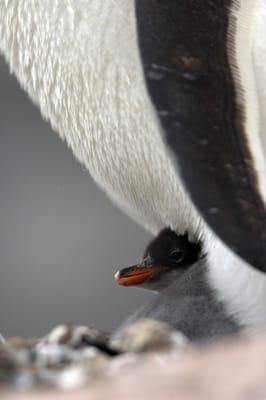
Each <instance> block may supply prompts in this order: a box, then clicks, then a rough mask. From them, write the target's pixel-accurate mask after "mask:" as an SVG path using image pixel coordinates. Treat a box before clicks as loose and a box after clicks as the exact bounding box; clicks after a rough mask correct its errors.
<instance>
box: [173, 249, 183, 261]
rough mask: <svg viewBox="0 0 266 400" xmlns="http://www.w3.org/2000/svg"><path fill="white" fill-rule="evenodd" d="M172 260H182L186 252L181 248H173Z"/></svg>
mask: <svg viewBox="0 0 266 400" xmlns="http://www.w3.org/2000/svg"><path fill="white" fill-rule="evenodd" d="M170 257H171V260H173V261H175V262H178V263H179V262H181V261H183V260H184V258H185V254H184V253H183V252H182V251H181V250H173V251H172V252H171V254H170Z"/></svg>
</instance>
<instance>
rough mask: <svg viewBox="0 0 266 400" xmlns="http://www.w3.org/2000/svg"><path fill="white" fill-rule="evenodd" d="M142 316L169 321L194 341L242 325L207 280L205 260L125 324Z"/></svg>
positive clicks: (219, 335) (215, 335) (190, 269)
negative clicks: (228, 311) (231, 314)
mask: <svg viewBox="0 0 266 400" xmlns="http://www.w3.org/2000/svg"><path fill="white" fill-rule="evenodd" d="M140 318H153V319H156V320H159V321H163V322H166V323H168V324H169V325H170V326H172V327H173V328H174V329H176V330H178V331H180V332H182V333H183V334H184V335H185V336H186V337H187V338H188V339H190V340H192V341H206V340H212V339H215V338H218V337H222V336H225V335H228V334H232V333H236V332H238V331H239V330H240V326H238V324H237V323H236V321H234V318H233V316H230V315H228V313H227V312H226V309H225V307H224V305H223V304H222V303H221V302H220V301H218V300H217V298H216V296H215V292H214V290H212V289H211V287H210V286H209V284H208V280H207V269H206V266H205V265H204V260H201V261H199V262H197V263H196V264H194V265H192V266H191V267H190V268H189V269H188V270H187V271H186V273H184V274H183V275H182V276H181V277H179V279H176V280H175V281H174V282H173V283H172V284H171V285H170V286H169V287H168V288H166V289H164V290H162V291H161V292H160V293H159V294H157V295H155V298H154V299H153V300H151V301H150V302H149V303H147V304H145V305H144V306H143V307H141V308H140V309H139V310H137V311H136V312H135V313H134V314H133V315H132V316H131V317H130V318H129V319H127V321H126V324H128V323H132V322H134V321H135V320H137V319H140Z"/></svg>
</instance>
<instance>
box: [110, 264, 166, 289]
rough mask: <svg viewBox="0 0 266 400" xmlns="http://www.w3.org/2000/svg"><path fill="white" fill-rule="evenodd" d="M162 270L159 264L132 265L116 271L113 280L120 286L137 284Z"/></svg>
mask: <svg viewBox="0 0 266 400" xmlns="http://www.w3.org/2000/svg"><path fill="white" fill-rule="evenodd" d="M163 270H164V267H163V266H160V265H147V266H145V267H142V266H139V265H134V266H132V267H128V268H123V269H120V270H119V271H117V272H116V274H115V280H116V282H117V283H118V284H119V285H121V286H138V285H141V284H143V283H145V282H148V281H150V280H152V279H153V278H154V277H155V276H156V275H157V274H158V273H160V272H162V271H163Z"/></svg>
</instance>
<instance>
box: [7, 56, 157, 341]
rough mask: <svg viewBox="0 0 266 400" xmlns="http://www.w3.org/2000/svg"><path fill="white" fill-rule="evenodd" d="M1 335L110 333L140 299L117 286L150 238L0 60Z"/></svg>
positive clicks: (144, 295) (142, 293)
mask: <svg viewBox="0 0 266 400" xmlns="http://www.w3.org/2000/svg"><path fill="white" fill-rule="evenodd" d="M0 88H1V91H0V117H1V125H0V127H1V128H0V129H1V134H0V260H1V262H0V268H1V275H0V332H1V333H2V334H3V335H5V336H10V335H25V336H34V335H43V334H45V333H47V332H48V331H49V330H50V329H51V328H52V327H53V326H54V325H56V324H58V323H62V322H68V321H71V322H75V323H77V324H86V325H87V324H89V325H92V326H95V327H98V328H100V329H107V330H112V329H113V328H115V327H116V326H117V324H119V321H121V320H122V319H123V318H124V317H125V316H126V315H127V314H128V313H130V312H131V311H132V310H134V309H135V308H136V307H137V306H139V305H140V304H142V303H143V302H144V301H145V300H146V299H147V298H148V296H150V295H149V294H148V293H147V292H145V291H143V290H140V289H129V288H121V287H118V286H117V285H116V284H115V282H114V280H113V274H114V272H115V271H116V269H117V268H118V267H125V266H129V265H131V264H134V263H136V262H137V261H138V260H139V259H140V257H141V255H142V252H143V250H144V247H145V246H146V244H147V242H148V241H149V239H150V236H149V235H148V234H147V233H146V232H144V231H143V230H142V229H141V228H140V227H139V226H137V225H136V224H135V223H134V222H133V221H131V220H130V219H129V218H128V217H127V216H125V215H123V214H122V213H121V212H120V211H119V210H118V209H117V208H116V207H115V206H114V205H113V204H111V202H110V200H109V199H107V198H106V196H105V194H103V193H102V192H101V191H100V190H99V189H98V188H97V187H96V185H95V184H94V183H93V181H92V179H91V178H90V176H89V174H88V172H87V171H86V170H85V168H84V167H83V166H82V165H80V164H79V163H78V162H77V161H76V160H75V159H74V157H73V155H72V153H71V151H70V150H69V149H68V148H67V146H66V145H65V144H64V143H62V142H61V141H60V139H59V138H58V137H57V134H56V133H54V132H52V130H51V128H50V126H49V124H48V123H47V122H45V121H43V120H42V118H41V116H40V113H39V110H38V109H37V108H36V107H35V106H33V105H32V103H31V102H30V100H29V99H28V96H27V95H26V93H24V92H23V91H22V90H21V89H20V88H19V85H18V83H17V81H16V79H15V78H14V77H13V76H11V75H10V74H9V70H8V67H7V65H6V64H5V62H4V60H3V59H0Z"/></svg>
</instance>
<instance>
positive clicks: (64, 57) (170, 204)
mask: <svg viewBox="0 0 266 400" xmlns="http://www.w3.org/2000/svg"><path fill="white" fill-rule="evenodd" d="M167 3H171V4H172V6H173V7H174V8H176V10H177V11H179V13H181V14H182V13H183V14H184V15H186V17H187V18H186V19H184V21H183V25H182V26H183V28H184V27H185V28H186V29H187V30H188V32H189V31H190V30H191V26H190V24H188V22H189V21H190V17H191V18H192V17H193V15H194V14H195V12H196V11H197V10H198V8H200V5H201V3H202V4H203V3H204V7H205V8H206V10H207V11H208V9H210V10H211V11H212V12H213V14H212V15H213V16H216V21H217V22H219V18H220V16H221V13H220V9H221V8H222V7H223V6H224V7H226V9H227V10H228V13H229V12H230V10H231V8H232V7H231V8H230V4H226V3H228V2H226V1H221V2H220V3H221V4H220V5H219V6H218V7H216V4H215V3H216V2H215V3H214V2H208V4H206V2H205V1H198V2H196V5H195V3H194V2H193V3H191V7H190V8H188V7H187V6H185V5H184V6H182V7H179V6H178V5H179V4H181V2H178V1H176V2H173V1H171V2H168V1H165V2H159V1H150V2H148V1H143V7H144V8H142V6H141V1H137V2H136V4H137V17H138V22H139V24H138V27H139V40H140V44H141V49H142V54H144V66H145V54H146V55H147V56H150V54H152V52H153V51H154V48H153V46H152V47H151V53H150V51H149V49H147V47H146V44H142V43H143V39H144V38H145V36H146V35H150V33H149V32H150V31H149V27H151V22H152V23H153V21H154V22H155V21H158V20H159V18H160V13H157V14H156V13H155V14H153V13H152V10H156V8H157V9H158V10H160V5H161V6H162V4H166V5H167ZM235 3H236V2H235V1H232V4H231V6H233V5H235ZM241 3H242V4H244V3H245V4H246V3H250V7H251V8H252V9H253V6H252V4H256V7H259V6H260V7H261V9H262V10H264V9H265V7H264V2H263V0H257V1H255V2H253V3H252V4H251V2H250V1H247V2H246V1H245V0H242V1H241ZM184 4H185V3H184ZM149 8H150V14H149ZM216 8H217V10H218V11H219V12H218V13H217V14H215V9H216ZM247 11H248V10H247ZM147 12H148V15H149V17H150V18H151V19H150V18H149V19H148V20H147V24H146V27H147V30H146V28H145V19H144V20H142V21H141V18H140V16H141V15H144V16H145V15H146V17H147ZM145 13H146V14H145ZM207 14H208V13H207ZM162 15H164V14H162ZM174 15H175V14H173V18H174ZM256 15H258V12H257V14H256ZM256 15H255V16H253V17H254V18H255V17H256ZM153 16H154V19H153ZM201 17H202V16H201ZM152 19H153V21H152ZM143 21H144V22H143ZM164 21H166V22H167V18H166V19H164ZM240 22H241V23H242V22H243V23H244V24H246V25H244V26H247V27H250V26H251V23H252V26H253V20H252V21H246V20H244V19H242V20H241V21H240ZM158 26H160V25H158ZM143 27H144V28H143ZM205 29H206V30H208V29H209V27H208V26H206V27H204V24H203V25H202V30H203V31H204V30H205ZM261 29H262V30H263V28H261ZM154 37H155V39H156V38H158V40H159V42H161V38H160V37H159V35H158V32H156V31H155V32H154ZM166 39H167V38H166ZM175 40H176V41H179V40H180V41H182V42H183V41H184V40H185V36H179V35H176V38H175ZM216 40H217V41H216V42H215V41H214V42H213V43H211V44H210V43H208V42H207V41H204V40H203V42H202V43H201V46H202V49H203V50H202V51H203V52H205V51H206V52H207V53H208V49H209V46H215V45H216V44H217V43H218V42H219V41H224V40H226V38H225V37H223V36H221V35H220V36H219V35H217V37H216ZM239 40H240V41H241V38H240V39H239ZM250 40H251V42H252V44H253V43H254V40H255V42H256V40H257V39H256V37H255V39H254V37H250ZM165 44H166V47H165V48H166V49H167V48H168V47H167V42H165V43H164V45H165ZM204 46H205V47H204ZM244 46H245V44H244ZM0 48H1V50H2V51H3V52H4V54H5V56H6V59H7V61H8V62H9V64H10V66H11V70H12V71H13V72H14V73H15V74H16V76H17V77H18V79H19V81H20V83H21V84H22V86H23V87H24V88H25V89H26V90H27V91H28V93H29V94H30V96H31V98H32V99H33V100H34V102H35V103H37V104H38V105H39V107H40V109H41V111H42V114H43V115H44V116H45V117H46V118H48V119H49V120H50V121H51V123H52V125H53V127H54V128H55V130H57V131H58V132H59V134H60V136H61V137H62V138H63V139H65V140H66V141H67V143H68V145H69V146H70V147H71V148H72V150H73V152H74V154H75V155H76V157H77V158H78V159H79V160H80V161H81V162H82V163H84V164H85V165H86V167H87V168H88V170H89V171H90V173H91V174H92V176H93V178H94V179H95V180H96V181H97V182H98V184H99V185H100V186H101V187H102V188H103V189H104V190H105V191H106V192H107V193H108V194H109V196H110V197H111V198H112V199H113V200H114V201H115V202H116V203H117V204H118V205H119V206H120V207H121V208H123V209H124V210H125V211H126V212H127V213H128V214H130V215H131V216H132V217H133V218H134V219H136V220H137V221H139V222H141V223H142V224H143V225H144V226H145V227H146V228H147V229H149V230H150V231H151V232H153V233H157V232H158V231H159V230H160V229H161V228H163V227H165V226H169V227H171V228H172V229H173V230H175V231H177V232H179V233H183V232H185V231H187V232H189V235H190V237H191V238H193V237H194V238H199V237H200V238H201V239H203V241H204V246H205V249H206V252H207V257H208V279H209V280H210V281H211V283H212V285H213V287H214V289H216V290H217V294H218V296H219V297H220V298H221V300H223V301H224V303H225V306H226V307H227V308H228V310H229V312H231V313H234V314H236V315H237V318H238V319H239V322H240V323H241V324H244V325H246V326H251V327H261V326H263V325H265V324H266V278H265V277H264V276H263V275H262V274H261V273H259V272H257V271H256V270H254V269H251V268H249V267H248V265H247V264H246V263H245V262H244V261H242V260H240V259H239V258H238V257H237V256H235V255H234V254H233V253H232V252H230V251H229V250H228V249H227V248H226V247H225V246H224V245H223V244H222V242H220V240H219V239H217V238H216V237H214V236H213V235H212V234H211V232H210V231H209V230H208V229H207V228H206V227H205V224H204V223H203V222H202V220H201V218H200V216H199V214H198V213H197V212H196V210H195V208H194V206H193V205H192V203H191V201H190V200H189V197H188V195H187V193H186V190H185V189H184V188H183V185H182V184H181V182H180V180H179V179H178V176H177V173H176V168H175V164H174V163H173V161H172V159H171V157H170V155H169V152H168V149H167V147H166V145H165V144H164V141H163V138H162V135H161V128H160V126H159V123H158V120H157V117H156V114H155V111H154V109H153V106H152V104H151V101H150V99H149V95H148V93H147V90H146V86H145V81H144V77H143V70H142V62H141V59H140V55H139V49H138V38H137V31H136V19H135V9H134V2H133V1H132V0H113V1H112V0H108V1H106V0H105V1H104V0H90V1H89V2H88V1H87V0H76V1H72V0H64V1H61V0H45V1H44V0H23V1H22V0H18V1H12V0H5V1H3V2H1V4H0ZM217 48H218V47H217ZM204 49H205V50H204ZM247 50H248V54H250V52H252V53H253V50H252V49H251V48H248V49H247ZM254 51H255V53H256V51H257V50H254ZM241 54H243V53H241ZM264 54H266V53H264ZM259 56H260V55H258V56H257V58H256V59H257V60H259V59H260V58H259ZM187 62H188V65H190V64H191V60H190V59H189V58H188V60H187ZM210 62H211V60H210ZM152 63H153V62H152ZM153 64H154V65H156V60H155V62H154V63H153ZM192 64H193V63H192ZM242 64H243V62H242ZM196 66H197V63H196ZM167 68H168V67H167ZM222 68H225V69H226V68H229V65H223V66H222ZM152 73H153V79H154V80H155V81H158V82H159V81H160V80H161V79H160V73H161V71H158V70H157V67H156V66H155V70H154V71H152ZM185 73H186V71H185ZM257 76H258V77H260V78H261V77H263V72H262V69H260V68H258V75H257ZM191 78H192V79H191ZM187 79H188V80H187ZM193 79H194V78H193V73H192V75H191V76H190V77H189V76H187V77H186V79H185V82H183V83H182V82H181V86H179V87H175V86H173V89H176V90H179V89H180V88H182V87H183V85H185V86H186V85H187V86H189V85H191V86H189V87H191V91H193V90H194V89H193ZM212 79H213V76H211V77H210V80H209V81H208V80H205V81H203V83H202V87H201V89H202V90H203V89H204V88H205V87H206V85H207V86H208V85H210V84H211V82H212ZM186 82H189V85H188V84H187V83H186ZM245 82H246V80H245ZM187 86H186V87H187ZM156 90H157V89H156ZM151 92H152V90H151ZM252 93H253V92H252ZM152 95H153V98H154V99H155V97H154V94H153V93H152ZM171 95H172V92H171ZM217 95H218V94H217ZM263 99H264V97H263V93H262V94H261V105H263ZM172 100H175V99H172V98H171V100H170V101H172ZM192 100H193V97H190V96H186V95H183V96H181V97H180V99H179V101H180V103H179V106H180V110H179V112H180V113H181V114H182V115H185V116H187V117H186V118H188V117H189V115H191V118H194V117H195V115H197V108H196V109H195V107H194V103H193V101H192ZM234 101H236V99H235V98H234ZM155 102H156V99H155ZM233 105H235V103H234V104H233ZM157 106H158V104H157ZM228 107H229V108H230V107H232V104H231V103H230V102H229V103H228ZM161 111H162V112H163V113H161V116H163V114H164V116H165V115H166V113H168V112H169V110H168V109H167V107H166V108H165V109H162V110H161ZM205 111H206V112H205V113H203V114H202V113H201V114H200V116H201V117H200V120H197V122H198V123H199V124H203V125H202V126H205V123H206V121H208V119H209V115H208V109H206V110H205ZM251 111H252V112H253V110H251ZM255 111H256V110H255ZM165 112H166V113H165ZM217 113H218V114H219V115H220V118H221V120H224V121H226V120H227V110H226V109H224V108H222V109H219V110H217ZM192 115H193V117H192ZM253 115H254V112H253ZM181 120H182V118H181ZM178 122H179V121H177V120H176V121H175V123H176V124H177V125H178ZM261 123H263V121H261ZM164 126H165V128H166V131H167V132H168V133H169V132H170V130H169V127H168V125H167V124H165V125H164ZM199 126H201V125H199ZM256 137H257V136H256ZM204 143H206V142H204ZM172 146H173V148H174V150H175V151H176V152H178V146H179V144H178V146H176V145H175V143H174V144H172ZM185 146H187V144H185ZM201 154H202V158H204V157H207V155H208V154H209V147H208V146H202V150H201ZM190 155H191V153H187V152H181V153H180V154H178V157H180V162H181V166H182V167H183V168H182V171H184V168H188V174H187V175H186V174H184V173H183V178H184V181H185V182H186V183H187V186H188V188H189V190H190V191H191V194H192V197H193V199H194V200H195V202H196V205H198V206H199V207H200V209H201V211H202V212H203V214H204V216H205V217H207V220H208V221H209V222H210V223H211V225H214V228H215V229H216V231H217V233H218V234H221V235H222V237H223V239H224V240H227V242H229V244H230V235H229V236H228V232H230V226H229V227H228V230H227V231H226V232H225V234H224V232H223V231H222V229H221V224H219V226H218V228H217V226H216V222H215V221H216V220H214V219H210V218H208V216H207V215H206V212H205V210H204V209H203V207H202V197H201V196H202V193H203V192H204V190H206V192H207V194H208V193H210V191H209V190H207V189H208V184H209V180H207V181H203V183H201V184H200V185H197V188H196V189H197V190H198V189H199V186H201V187H200V192H199V193H201V195H200V196H199V197H198V198H197V197H196V196H195V191H196V189H195V187H194V186H193V185H192V184H191V182H192V181H193V177H192V175H191V168H194V169H195V170H197V169H198V168H199V167H198V165H197V163H195V159H193V157H190ZM242 156H243V157H245V155H243V154H242ZM184 160H187V164H186V165H185V162H184ZM208 160H209V159H208ZM196 161H197V160H196ZM210 161H211V162H214V163H215V157H212V158H211V160H210ZM208 168H209V167H208ZM208 168H207V169H206V171H207V172H208ZM203 170H204V169H202V168H200V171H201V174H199V176H198V177H197V179H201V178H202V176H203V175H204V173H202V171H203ZM218 170H219V169H218ZM216 172H217V169H216ZM207 175H208V174H207ZM213 178H214V179H215V175H214V176H213ZM261 179H263V178H261ZM230 182H231V181H230ZM231 183H232V182H231ZM234 183H236V182H234ZM232 197H233V193H232ZM228 198H229V196H228ZM243 199H244V197H243ZM218 200H219V199H218ZM244 200H245V199H244ZM215 201H216V199H215ZM228 204H229V203H228V201H227V202H226V207H225V209H224V210H223V213H222V214H223V215H224V218H225V223H227V222H228V223H233V224H234V223H235V221H234V220H232V219H230V218H229V219H226V215H227V214H226V213H227V207H228ZM208 207H209V203H208ZM219 207H220V203H218V205H217V206H216V203H215V202H214V204H212V207H211V208H212V211H214V210H216V209H217V208H219ZM229 210H230V207H229ZM214 214H215V212H214ZM230 215H231V214H230ZM242 215H243V214H242ZM247 215H248V214H247ZM261 215H262V214H261V212H259V213H258V215H254V214H252V221H253V222H254V221H255V224H256V223H258V224H259V225H258V226H259V227H261V221H260V220H261ZM220 221H221V220H220ZM231 229H232V231H234V226H232V227H231ZM252 232H253V231H252ZM253 233H254V232H253ZM253 233H252V239H254V237H255V236H254V234H253ZM232 237H233V239H234V238H235V235H233V236H232ZM257 239H258V241H259V242H261V237H260V236H258V238H257ZM235 244H236V243H235V241H233V245H235ZM247 245H248V246H251V247H252V246H253V245H254V248H258V245H257V244H256V243H253V241H250V242H249V243H248V244H247ZM242 248H243V246H242V247H241V248H237V250H238V252H239V253H240V254H241V255H243V256H246V258H247V259H248V260H250V259H251V258H250V256H249V254H250V253H248V254H247V253H245V252H243V251H242ZM258 261H259V260H258V257H257V258H256V260H255V264H256V266H257V267H259V268H261V263H259V262H258ZM246 286H247V290H245V292H243V287H244V288H246Z"/></svg>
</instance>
